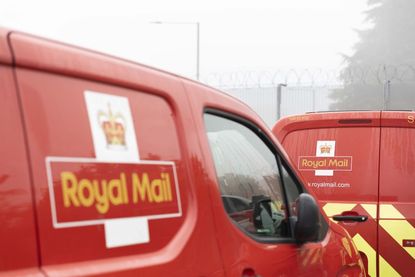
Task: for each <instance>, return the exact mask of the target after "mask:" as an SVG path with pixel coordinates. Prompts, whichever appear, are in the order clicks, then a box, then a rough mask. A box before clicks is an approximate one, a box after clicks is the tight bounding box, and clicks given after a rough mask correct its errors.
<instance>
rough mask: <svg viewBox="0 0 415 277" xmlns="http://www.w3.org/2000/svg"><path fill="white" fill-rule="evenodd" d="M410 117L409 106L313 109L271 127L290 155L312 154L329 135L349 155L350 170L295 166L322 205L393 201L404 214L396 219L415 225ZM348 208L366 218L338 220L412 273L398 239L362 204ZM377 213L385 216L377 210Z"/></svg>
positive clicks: (413, 138)
mask: <svg viewBox="0 0 415 277" xmlns="http://www.w3.org/2000/svg"><path fill="white" fill-rule="evenodd" d="M414 119H415V113H414V112H395V111H394V112H392V111H390V112H385V111H382V112H380V111H373V112H335V113H316V114H306V115H303V116H293V117H287V118H284V119H281V120H280V121H278V122H277V123H276V124H275V126H274V128H273V133H274V134H275V135H276V136H277V138H278V139H279V141H280V142H281V143H282V144H283V146H284V148H285V149H286V151H287V153H288V154H289V156H290V158H291V159H292V160H293V161H296V160H298V159H299V158H300V157H301V156H307V155H310V156H315V151H316V141H317V140H335V141H336V150H335V155H336V156H338V155H339V156H340V155H344V156H352V162H353V163H352V171H350V172H342V171H335V173H334V176H324V177H323V176H315V174H314V171H305V170H303V169H302V168H300V167H297V168H296V170H297V172H298V173H299V174H300V175H301V177H302V179H303V180H304V182H305V183H306V184H308V186H309V188H310V189H311V190H313V191H314V192H315V193H316V195H317V198H318V200H319V203H320V204H321V205H322V206H324V205H325V204H326V203H336V202H341V203H355V204H372V205H373V204H374V205H376V207H377V213H379V205H382V204H387V205H393V207H395V208H396V209H397V210H398V211H399V212H400V213H401V214H402V215H403V216H404V217H405V218H404V219H402V220H407V221H408V222H409V223H410V224H411V225H412V226H415V224H414V223H415V218H414V214H413V211H414V208H415V201H414V200H415V190H413V183H414V180H415V172H414V170H413V165H414V164H415V148H414V141H415V124H414V122H415V120H414ZM322 182H326V183H333V182H337V183H338V182H343V183H350V184H351V188H346V189H339V188H317V187H316V186H315V185H314V184H316V183H322ZM345 212H347V211H345ZM352 212H354V213H357V214H359V215H367V216H368V217H369V219H368V221H367V222H364V223H350V222H343V223H339V225H342V226H344V227H345V228H346V229H347V230H348V232H349V233H350V235H351V236H354V235H355V234H357V233H359V234H360V235H362V236H363V237H364V239H365V240H366V241H367V242H368V243H369V244H370V245H371V246H372V248H373V249H375V251H376V250H377V254H378V255H381V256H382V257H383V258H384V259H386V260H387V261H388V263H390V265H391V266H392V267H393V268H394V269H395V270H396V271H397V272H399V273H400V274H401V275H402V276H410V275H412V274H413V272H414V270H415V263H414V261H413V258H412V257H411V256H410V255H409V254H408V253H407V252H406V251H405V250H404V249H403V247H402V244H401V243H397V242H396V241H395V240H394V239H393V238H392V236H391V234H389V233H388V232H387V231H386V230H384V229H383V228H382V227H380V226H379V225H378V223H377V222H378V221H377V218H372V217H371V216H370V215H369V214H368V212H367V211H366V210H365V209H363V208H362V206H360V205H357V206H356V207H355V208H353V211H352ZM380 219H385V217H384V216H382V214H380ZM391 220H393V219H391ZM395 220H396V219H395ZM414 230H415V229H414ZM412 235H413V234H412ZM407 239H413V238H412V237H408V238H407ZM376 266H377V274H378V276H384V275H382V272H380V268H379V264H377V265H376Z"/></svg>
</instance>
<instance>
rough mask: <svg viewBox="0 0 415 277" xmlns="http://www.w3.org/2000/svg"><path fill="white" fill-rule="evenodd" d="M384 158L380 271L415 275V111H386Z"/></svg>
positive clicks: (384, 121) (380, 223)
mask: <svg viewBox="0 0 415 277" xmlns="http://www.w3.org/2000/svg"><path fill="white" fill-rule="evenodd" d="M380 157H381V159H380V173H379V175H380V178H379V202H380V208H379V212H380V213H379V225H380V227H379V255H380V256H381V257H380V260H379V270H380V272H381V274H382V276H394V275H397V272H398V273H399V274H400V275H402V276H411V275H413V273H414V272H415V262H414V259H415V228H414V226H415V214H414V211H415V189H414V188H415V170H414V165H415V113H414V112H382V130H381V152H380ZM382 257H383V258H382ZM383 259H385V260H386V261H387V263H386V262H385V261H384V260H383Z"/></svg>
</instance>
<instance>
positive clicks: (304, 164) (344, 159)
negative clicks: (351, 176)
mask: <svg viewBox="0 0 415 277" xmlns="http://www.w3.org/2000/svg"><path fill="white" fill-rule="evenodd" d="M298 169H299V170H334V171H351V170H352V157H350V156H337V157H313V156H300V157H299V160H298Z"/></svg>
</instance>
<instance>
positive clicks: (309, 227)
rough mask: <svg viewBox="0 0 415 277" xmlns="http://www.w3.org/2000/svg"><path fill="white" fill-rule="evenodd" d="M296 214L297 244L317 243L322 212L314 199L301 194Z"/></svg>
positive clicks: (295, 230) (295, 233) (308, 195)
mask: <svg viewBox="0 0 415 277" xmlns="http://www.w3.org/2000/svg"><path fill="white" fill-rule="evenodd" d="M296 212H297V221H296V223H295V226H294V236H295V239H296V240H297V242H299V243H304V242H308V241H316V240H317V238H318V233H319V230H320V212H319V209H318V206H317V202H316V200H315V199H314V197H313V196H311V195H310V194H308V193H302V194H300V195H299V197H298V199H297V201H296Z"/></svg>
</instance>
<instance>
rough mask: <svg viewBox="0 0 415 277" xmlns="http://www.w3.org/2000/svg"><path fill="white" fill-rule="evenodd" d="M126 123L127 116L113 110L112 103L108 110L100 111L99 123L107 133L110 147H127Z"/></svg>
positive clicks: (106, 137) (106, 136)
mask: <svg viewBox="0 0 415 277" xmlns="http://www.w3.org/2000/svg"><path fill="white" fill-rule="evenodd" d="M125 123H126V121H125V117H124V116H123V115H122V114H121V113H120V112H117V113H113V112H112V110H111V104H110V103H108V110H107V111H102V110H99V111H98V124H99V125H100V126H101V128H102V131H103V132H104V134H105V139H106V142H107V147H108V148H111V147H123V148H126V147H127V145H126V141H125V125H126V124H125Z"/></svg>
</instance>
